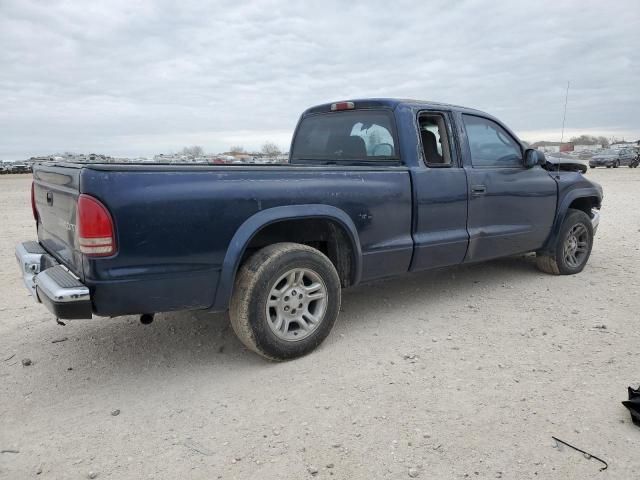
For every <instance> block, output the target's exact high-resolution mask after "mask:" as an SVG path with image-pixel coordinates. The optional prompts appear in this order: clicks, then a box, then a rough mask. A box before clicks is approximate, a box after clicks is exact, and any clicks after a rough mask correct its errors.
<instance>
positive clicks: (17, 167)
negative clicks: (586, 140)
mask: <svg viewBox="0 0 640 480" xmlns="http://www.w3.org/2000/svg"><path fill="white" fill-rule="evenodd" d="M30 172H31V168H30V167H29V165H25V164H24V163H16V164H14V165H12V166H11V173H30Z"/></svg>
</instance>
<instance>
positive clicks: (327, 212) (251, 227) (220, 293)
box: [211, 204, 362, 311]
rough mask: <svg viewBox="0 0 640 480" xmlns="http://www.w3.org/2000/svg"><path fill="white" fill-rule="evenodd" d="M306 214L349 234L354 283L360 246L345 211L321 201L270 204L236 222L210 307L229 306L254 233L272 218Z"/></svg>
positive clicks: (359, 265)
mask: <svg viewBox="0 0 640 480" xmlns="http://www.w3.org/2000/svg"><path fill="white" fill-rule="evenodd" d="M308 218H324V219H328V220H333V221H335V222H337V223H338V224H340V225H341V226H342V227H344V229H345V230H346V231H347V233H348V234H349V238H350V241H351V244H352V248H353V252H354V259H353V261H354V279H353V280H354V281H353V284H356V283H358V282H359V281H360V276H361V272H362V249H361V247H360V239H359V237H358V231H357V230H356V226H355V224H354V223H353V221H352V220H351V218H350V217H349V215H347V214H346V213H345V212H344V211H343V210H340V209H339V208H336V207H332V206H330V205H322V204H305V205H287V206H283V207H274V208H269V209H267V210H262V211H260V212H258V213H256V214H254V215H252V216H251V217H249V218H248V219H247V220H245V221H244V223H242V225H240V227H239V228H238V230H237V231H236V233H235V234H234V236H233V238H232V239H231V242H230V243H229V246H228V247H227V252H226V254H225V256H224V261H223V263H222V270H221V272H220V281H219V282H218V289H217V292H216V298H215V301H214V304H213V306H212V307H211V310H213V311H220V310H226V309H227V308H228V307H229V301H230V299H231V295H232V294H233V284H234V281H235V277H236V273H237V271H238V268H239V266H240V260H241V259H242V256H243V255H244V252H245V250H246V248H247V245H248V244H249V242H251V239H253V237H254V236H255V235H256V233H258V232H259V231H260V230H261V229H263V228H264V227H266V226H267V225H270V224H272V223H275V222H279V221H282V220H298V219H308Z"/></svg>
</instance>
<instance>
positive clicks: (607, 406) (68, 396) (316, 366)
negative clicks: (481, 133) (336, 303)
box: [0, 168, 640, 479]
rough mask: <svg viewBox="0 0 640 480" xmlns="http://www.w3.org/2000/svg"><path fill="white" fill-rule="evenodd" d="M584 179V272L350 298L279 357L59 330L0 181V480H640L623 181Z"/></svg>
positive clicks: (632, 245)
mask: <svg viewBox="0 0 640 480" xmlns="http://www.w3.org/2000/svg"><path fill="white" fill-rule="evenodd" d="M588 175H589V177H592V178H594V179H595V180H597V181H599V182H600V183H602V185H603V187H604V189H605V206H604V208H603V209H602V223H601V226H600V230H599V231H598V234H597V237H596V243H595V247H594V250H593V254H592V257H591V260H590V263H589V265H588V266H587V268H586V269H585V271H584V272H583V273H582V274H581V275H577V276H573V277H553V276H548V275H544V274H542V273H539V272H538V271H537V270H536V269H535V267H534V265H533V263H532V259H531V258H510V259H505V260H500V261H494V262H491V263H488V264H483V265H474V266H468V267H460V268H455V269H450V270H441V271H436V272H428V273H421V274H415V275H410V276H407V277H405V278H401V279H394V280H390V281H385V282H380V283H376V284H373V285H368V286H362V287H358V288H356V289H353V290H347V291H345V295H344V308H343V311H342V314H341V316H340V319H339V322H338V324H337V325H336V328H335V329H334V331H333V333H332V334H331V336H330V337H329V339H328V340H327V341H326V342H325V344H324V345H323V346H322V347H321V348H320V349H319V350H318V351H316V352H315V353H313V354H311V355H309V356H308V357H305V358H303V359H300V360H297V361H293V362H288V363H282V364H275V363H267V362H265V361H264V360H262V359H261V358H259V357H257V356H256V355H254V354H252V353H249V352H248V351H246V350H245V349H244V348H243V347H242V346H241V344H240V342H238V341H237V340H236V338H235V337H234V335H233V332H232V331H231V329H230V328H229V325H228V320H227V318H226V317H225V316H224V315H213V314H206V313H180V314H165V315H159V316H157V317H156V321H155V322H154V323H153V324H152V325H150V326H143V325H141V324H140V323H139V322H138V319H137V318H135V317H123V318H117V319H103V318H96V319H94V320H92V321H76V322H71V323H69V324H68V325H67V326H66V327H61V326H58V325H56V323H55V322H54V321H53V319H52V317H51V315H49V314H48V313H47V312H46V310H45V309H44V308H43V307H42V306H40V305H36V304H35V303H34V302H33V301H32V300H31V298H30V297H29V296H28V294H27V292H26V290H25V288H24V287H23V285H22V283H21V281H20V279H19V276H18V269H17V266H16V263H15V260H14V256H13V247H14V244H15V243H16V242H18V241H19V240H23V239H32V238H33V237H34V229H33V221H32V220H31V211H30V206H29V193H28V192H29V182H30V177H29V176H3V177H0V229H1V232H2V233H1V234H0V259H1V262H0V281H1V284H2V285H3V288H2V289H1V290H0V449H1V450H3V451H4V452H3V453H2V454H0V478H9V479H23V478H33V477H36V476H37V478H55V479H65V478H69V479H82V478H87V477H88V476H89V475H90V472H93V474H94V475H96V474H97V478H113V479H125V478H126V479H129V478H131V479H140V478H163V479H164V478H166V479H174V478H194V479H211V478H225V479H233V478H238V479H244V478H255V479H270V478H298V479H299V478H312V477H315V478H336V479H360V478H362V479H372V478H390V479H391V478H393V479H397V478H409V475H411V476H416V475H417V476H418V477H419V478H442V479H445V478H447V479H448V478H514V479H521V478H534V477H535V476H536V475H537V478H558V479H566V478H605V477H608V478H637V475H638V471H640V455H639V452H640V428H638V427H636V426H634V425H632V423H631V422H630V420H629V415H628V413H627V411H626V410H625V408H624V407H623V406H622V405H621V404H620V400H623V399H624V398H625V397H626V388H627V385H629V384H633V385H635V384H637V383H638V382H640V328H639V320H640V319H639V315H638V312H639V311H640V297H639V292H640V255H639V252H638V251H639V249H640V241H639V240H640V208H638V206H639V205H640V169H634V170H630V169H627V168H620V169H617V170H605V169H598V170H595V171H589V173H588ZM602 325H605V326H606V329H603V328H599V327H601V326H602ZM60 340H64V341H60ZM25 358H29V359H31V360H32V362H33V363H32V365H30V366H26V367H25V366H23V365H22V363H21V361H22V360H23V359H25ZM117 410H119V414H117V415H114V414H115V413H116V412H115V411H117ZM552 435H555V436H557V437H559V438H561V439H563V440H566V441H568V442H570V443H573V444H574V445H576V446H578V447H580V448H582V449H584V450H587V451H589V452H591V453H593V454H594V455H597V456H599V457H601V458H603V459H605V460H607V461H608V462H609V469H608V471H607V472H604V473H599V472H598V469H599V467H600V464H599V463H598V462H596V461H595V460H591V461H589V460H588V459H586V458H584V457H583V456H582V455H580V454H579V453H577V452H575V451H573V450H571V449H569V448H567V447H564V448H556V447H555V442H554V441H553V440H552V439H551V436H552ZM6 450H9V451H6ZM39 472H40V474H38V473H39Z"/></svg>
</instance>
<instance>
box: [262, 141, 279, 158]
mask: <svg viewBox="0 0 640 480" xmlns="http://www.w3.org/2000/svg"><path fill="white" fill-rule="evenodd" d="M260 150H261V151H262V153H264V154H265V155H267V156H269V157H277V156H278V155H280V154H281V153H282V151H281V150H280V148H279V147H278V146H277V145H276V144H275V143H273V142H266V143H265V144H264V145H262V148H261V149H260Z"/></svg>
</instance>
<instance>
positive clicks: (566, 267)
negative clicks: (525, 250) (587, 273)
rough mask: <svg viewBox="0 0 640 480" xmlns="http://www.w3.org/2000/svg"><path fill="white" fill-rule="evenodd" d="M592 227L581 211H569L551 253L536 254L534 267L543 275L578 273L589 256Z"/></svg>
mask: <svg viewBox="0 0 640 480" xmlns="http://www.w3.org/2000/svg"><path fill="white" fill-rule="evenodd" d="M592 247H593V226H592V225H591V219H590V218H589V216H588V215H587V214H586V213H584V212H583V211H582V210H575V209H569V211H568V212H567V215H566V217H565V219H564V222H563V223H562V227H561V228H560V234H559V235H558V238H557V239H556V244H555V246H554V248H553V251H552V252H549V253H537V254H536V265H537V266H538V268H539V269H540V270H542V271H543V272H545V273H551V274H554V275H573V274H576V273H580V272H581V271H582V270H583V269H584V267H585V265H586V264H587V261H588V260H589V256H590V255H591V248H592Z"/></svg>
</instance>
